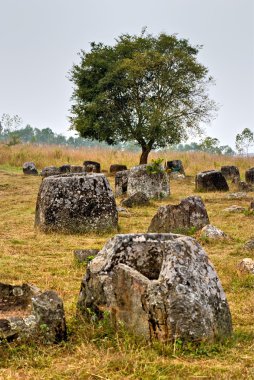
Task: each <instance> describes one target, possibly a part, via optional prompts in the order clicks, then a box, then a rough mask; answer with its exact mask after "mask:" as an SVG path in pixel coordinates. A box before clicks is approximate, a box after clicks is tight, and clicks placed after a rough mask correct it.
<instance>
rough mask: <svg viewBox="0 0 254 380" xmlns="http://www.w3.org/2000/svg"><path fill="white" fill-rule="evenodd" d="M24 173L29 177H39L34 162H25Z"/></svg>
mask: <svg viewBox="0 0 254 380" xmlns="http://www.w3.org/2000/svg"><path fill="white" fill-rule="evenodd" d="M23 173H24V174H28V175H38V170H37V169H36V166H35V163H34V162H25V163H24V165H23Z"/></svg>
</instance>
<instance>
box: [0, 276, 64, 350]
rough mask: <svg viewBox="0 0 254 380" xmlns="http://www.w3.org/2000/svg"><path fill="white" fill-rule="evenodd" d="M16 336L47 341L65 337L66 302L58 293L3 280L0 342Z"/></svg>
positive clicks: (1, 287)
mask: <svg viewBox="0 0 254 380" xmlns="http://www.w3.org/2000/svg"><path fill="white" fill-rule="evenodd" d="M17 338H34V339H38V338H41V339H42V340H43V342H45V343H57V342H60V341H61V340H63V339H66V324H65V315H64V308H63V302H62V300H61V299H60V298H59V296H58V295H57V293H56V292H54V291H53V290H48V291H45V292H41V291H40V290H39V289H38V288H36V287H35V286H33V285H30V284H23V285H9V284H3V283H0V341H1V340H2V339H6V340H8V341H12V340H14V339H17Z"/></svg>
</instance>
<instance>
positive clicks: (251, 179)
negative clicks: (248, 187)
mask: <svg viewBox="0 0 254 380" xmlns="http://www.w3.org/2000/svg"><path fill="white" fill-rule="evenodd" d="M245 181H246V182H247V183H253V184H254V168H250V169H248V170H246V172H245Z"/></svg>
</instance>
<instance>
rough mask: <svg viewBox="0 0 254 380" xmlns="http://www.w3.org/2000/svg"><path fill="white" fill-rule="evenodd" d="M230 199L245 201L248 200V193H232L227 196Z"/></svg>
mask: <svg viewBox="0 0 254 380" xmlns="http://www.w3.org/2000/svg"><path fill="white" fill-rule="evenodd" d="M227 198H228V199H245V198H247V193H246V192H244V191H241V192H238V193H230V194H228V195H227Z"/></svg>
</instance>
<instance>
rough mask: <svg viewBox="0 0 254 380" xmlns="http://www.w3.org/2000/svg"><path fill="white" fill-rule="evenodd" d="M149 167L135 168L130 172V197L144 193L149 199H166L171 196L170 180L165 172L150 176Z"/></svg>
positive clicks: (140, 166) (128, 191) (128, 190)
mask: <svg viewBox="0 0 254 380" xmlns="http://www.w3.org/2000/svg"><path fill="white" fill-rule="evenodd" d="M147 167H148V165H139V166H134V167H133V168H131V169H130V171H129V176H128V189H127V193H128V195H129V196H130V195H133V194H135V193H137V192H142V193H144V194H145V195H146V196H147V197H148V198H157V199H160V198H165V197H167V196H168V195H169V194H170V188H169V178H168V175H167V173H166V172H165V170H163V169H161V171H159V172H158V173H154V174H150V173H149V171H148V170H147Z"/></svg>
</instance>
